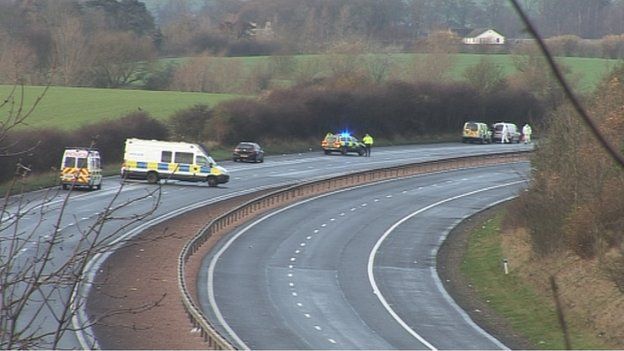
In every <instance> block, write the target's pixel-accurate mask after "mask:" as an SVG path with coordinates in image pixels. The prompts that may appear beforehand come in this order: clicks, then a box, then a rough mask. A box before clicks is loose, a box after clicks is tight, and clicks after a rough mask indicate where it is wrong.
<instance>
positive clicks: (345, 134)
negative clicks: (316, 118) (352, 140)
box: [340, 131, 351, 138]
mask: <svg viewBox="0 0 624 351" xmlns="http://www.w3.org/2000/svg"><path fill="white" fill-rule="evenodd" d="M340 136H341V137H345V138H346V137H350V136H351V133H349V132H348V131H344V132H342V133H340Z"/></svg>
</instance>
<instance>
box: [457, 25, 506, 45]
mask: <svg viewBox="0 0 624 351" xmlns="http://www.w3.org/2000/svg"><path fill="white" fill-rule="evenodd" d="M462 42H463V43H464V44H468V45H503V44H505V37H504V36H503V35H502V34H500V33H499V32H497V31H495V30H494V29H475V30H473V31H472V32H470V34H468V36H466V37H465V38H463V39H462Z"/></svg>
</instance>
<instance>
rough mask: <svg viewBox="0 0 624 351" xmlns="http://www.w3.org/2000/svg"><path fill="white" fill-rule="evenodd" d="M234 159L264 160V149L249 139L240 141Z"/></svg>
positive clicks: (233, 154) (233, 155)
mask: <svg viewBox="0 0 624 351" xmlns="http://www.w3.org/2000/svg"><path fill="white" fill-rule="evenodd" d="M232 160H233V161H234V162H237V161H253V162H264V151H263V150H262V148H261V147H260V145H258V144H256V143H252V142H248V141H243V142H241V143H238V145H236V147H235V148H234V152H233V153H232Z"/></svg>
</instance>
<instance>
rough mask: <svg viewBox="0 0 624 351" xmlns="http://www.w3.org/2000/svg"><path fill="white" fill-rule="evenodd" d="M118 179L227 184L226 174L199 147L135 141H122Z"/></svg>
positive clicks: (180, 143)
mask: <svg viewBox="0 0 624 351" xmlns="http://www.w3.org/2000/svg"><path fill="white" fill-rule="evenodd" d="M121 177H122V178H123V179H143V180H147V182H148V183H151V184H155V183H158V181H159V180H160V179H172V180H185V181H193V182H198V181H202V182H207V183H208V185H209V186H211V187H214V186H217V185H218V184H224V183H227V182H228V181H229V180H230V175H229V173H228V171H227V170H226V169H225V168H223V167H221V166H218V165H217V164H216V162H215V161H214V160H213V159H212V157H210V156H209V155H208V151H207V150H206V149H205V148H204V147H202V146H201V145H198V144H191V143H185V142H173V141H160V140H143V139H136V138H130V139H127V140H126V146H125V150H124V161H123V165H122V167H121Z"/></svg>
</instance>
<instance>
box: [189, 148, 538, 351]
mask: <svg viewBox="0 0 624 351" xmlns="http://www.w3.org/2000/svg"><path fill="white" fill-rule="evenodd" d="M531 152H532V151H521V152H508V153H500V154H489V155H477V156H466V157H456V158H448V159H441V160H435V161H427V162H421V163H412V164H407V165H401V166H395V167H389V168H381V169H370V170H365V171H359V172H355V173H349V174H344V175H340V176H337V177H333V178H325V179H320V180H313V181H308V182H303V183H300V184H296V185H292V186H289V187H287V188H283V189H280V190H276V191H273V192H270V193H268V194H266V195H262V196H260V197H258V198H255V199H253V200H251V201H248V202H246V203H244V204H243V205H241V206H238V207H236V208H233V209H232V210H230V211H228V212H226V213H225V214H223V215H221V216H220V217H218V218H216V219H214V220H213V221H211V222H210V223H208V224H207V225H206V226H204V227H203V228H202V229H201V230H200V231H199V232H198V233H197V234H196V235H195V237H194V238H193V239H192V240H190V241H189V242H188V243H187V244H186V245H185V246H184V248H183V249H182V252H181V253H180V256H179V257H178V288H179V289H180V294H181V298H182V304H183V305H184V308H185V310H186V312H187V314H188V316H189V318H190V320H191V323H192V324H193V327H194V328H196V329H198V330H199V331H200V333H201V335H202V337H203V338H204V340H205V341H206V342H207V343H208V347H209V348H211V349H217V350H224V349H235V347H234V346H233V345H232V344H231V343H230V342H229V341H228V340H227V339H226V338H225V337H224V336H222V335H221V334H220V333H219V332H218V331H217V330H216V329H215V328H214V327H213V326H212V325H211V324H210V322H209V321H208V319H207V318H206V316H204V314H203V313H202V312H201V310H200V309H199V308H198V306H197V304H196V303H195V302H194V298H193V297H192V296H191V293H190V292H189V288H188V285H187V280H186V275H185V268H186V267H185V266H186V263H187V262H188V260H189V259H190V257H191V256H192V255H193V254H195V253H196V252H198V250H199V249H200V247H201V246H202V245H203V244H204V243H206V241H208V239H209V238H210V237H212V236H213V235H216V234H222V233H226V232H228V231H230V230H231V229H234V228H235V227H236V226H238V225H240V224H242V223H244V222H246V221H248V220H249V219H251V218H253V217H255V216H257V215H259V214H261V213H263V212H268V211H269V210H272V209H275V208H278V207H281V206H284V205H287V204H290V203H294V202H296V201H300V200H303V199H305V198H308V197H311V196H315V195H320V194H323V193H327V192H330V191H335V190H340V189H345V188H350V187H353V186H357V185H363V184H368V183H374V182H379V181H383V180H389V179H400V178H405V177H411V176H415V175H419V174H426V173H435V172H442V171H449V170H457V169H462V168H475V167H482V166H488V165H495V164H503V163H516V162H524V161H528V160H529V154H530V153H531Z"/></svg>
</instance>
